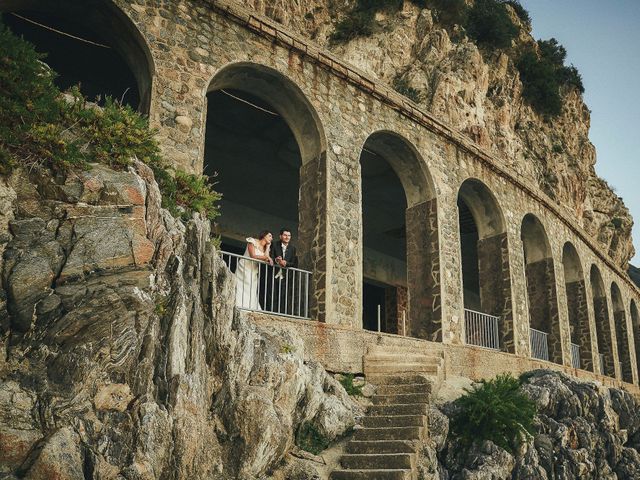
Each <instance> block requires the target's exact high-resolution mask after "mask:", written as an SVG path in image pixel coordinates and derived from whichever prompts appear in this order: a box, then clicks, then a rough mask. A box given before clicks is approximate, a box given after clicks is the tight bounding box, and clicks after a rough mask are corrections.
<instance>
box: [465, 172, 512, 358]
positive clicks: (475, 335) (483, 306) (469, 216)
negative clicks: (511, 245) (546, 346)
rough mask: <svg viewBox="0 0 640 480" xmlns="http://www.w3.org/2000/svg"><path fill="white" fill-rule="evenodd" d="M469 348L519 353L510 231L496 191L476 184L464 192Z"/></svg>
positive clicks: (468, 185) (468, 182) (469, 183)
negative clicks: (515, 329)
mask: <svg viewBox="0 0 640 480" xmlns="http://www.w3.org/2000/svg"><path fill="white" fill-rule="evenodd" d="M458 217H459V226H460V253H461V260H462V284H463V289H464V308H465V334H466V342H467V343H469V344H473V345H479V346H483V347H488V348H494V349H497V350H502V351H505V352H509V353H514V352H515V346H514V334H513V309H512V303H511V275H510V270H509V250H508V245H507V230H506V225H505V222H504V217H503V215H502V211H501V209H500V206H499V205H498V202H497V201H496V199H495V197H494V196H493V194H492V193H491V191H490V190H489V189H488V188H487V187H486V185H484V184H483V183H482V182H480V181H479V180H476V179H468V180H466V181H465V182H464V183H463V184H462V186H461V187H460V190H459V192H458Z"/></svg>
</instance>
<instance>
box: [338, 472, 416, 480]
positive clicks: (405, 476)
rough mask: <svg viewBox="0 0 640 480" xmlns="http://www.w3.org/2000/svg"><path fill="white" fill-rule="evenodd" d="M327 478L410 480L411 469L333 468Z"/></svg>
mask: <svg viewBox="0 0 640 480" xmlns="http://www.w3.org/2000/svg"><path fill="white" fill-rule="evenodd" d="M329 480H411V470H334V471H333V472H331V475H329Z"/></svg>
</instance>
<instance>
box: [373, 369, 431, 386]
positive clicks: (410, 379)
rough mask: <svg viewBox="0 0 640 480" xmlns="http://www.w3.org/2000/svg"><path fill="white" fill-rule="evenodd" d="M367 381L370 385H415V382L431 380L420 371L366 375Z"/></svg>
mask: <svg viewBox="0 0 640 480" xmlns="http://www.w3.org/2000/svg"><path fill="white" fill-rule="evenodd" d="M367 382H369V383H371V384H372V385H376V386H382V385H411V384H413V385H415V384H430V383H431V382H432V380H431V379H430V378H428V376H427V375H423V374H420V373H410V372H409V373H406V374H402V373H394V372H391V373H386V374H385V373H380V374H373V375H369V376H367Z"/></svg>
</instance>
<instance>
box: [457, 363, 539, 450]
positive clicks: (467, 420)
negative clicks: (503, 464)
mask: <svg viewBox="0 0 640 480" xmlns="http://www.w3.org/2000/svg"><path fill="white" fill-rule="evenodd" d="M520 385H521V384H520V381H519V380H518V379H517V378H514V377H513V376H511V374H503V375H498V376H497V377H495V378H494V379H492V380H482V381H481V382H480V383H479V384H477V385H475V386H474V387H473V388H472V389H470V390H466V392H467V393H466V394H465V395H463V396H462V397H460V398H459V399H458V400H456V402H455V405H456V407H457V409H456V412H455V414H454V416H453V418H452V419H451V433H452V434H453V435H454V436H456V437H458V438H459V439H460V441H461V442H462V444H463V445H464V446H466V447H468V446H470V445H471V444H472V443H473V442H475V441H481V440H491V441H492V442H493V443H495V444H496V445H498V446H499V447H502V448H504V449H505V450H507V451H509V452H513V451H514V449H515V448H516V446H517V444H518V443H519V441H520V439H521V437H522V436H523V435H525V434H527V433H529V434H532V432H533V426H532V424H533V417H534V415H535V413H536V408H535V404H534V403H533V401H531V400H530V399H529V398H528V397H527V396H526V395H525V394H524V393H522V392H521V391H520Z"/></svg>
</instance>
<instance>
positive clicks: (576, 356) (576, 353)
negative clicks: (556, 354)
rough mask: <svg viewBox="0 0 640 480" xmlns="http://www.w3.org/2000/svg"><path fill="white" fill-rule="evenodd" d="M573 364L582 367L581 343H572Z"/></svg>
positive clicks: (575, 366)
mask: <svg viewBox="0 0 640 480" xmlns="http://www.w3.org/2000/svg"><path fill="white" fill-rule="evenodd" d="M571 366H572V367H573V368H580V345H577V344H575V343H572V344H571Z"/></svg>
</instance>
